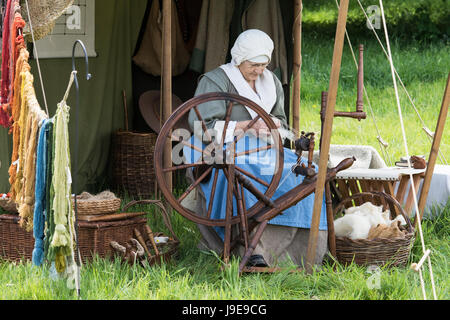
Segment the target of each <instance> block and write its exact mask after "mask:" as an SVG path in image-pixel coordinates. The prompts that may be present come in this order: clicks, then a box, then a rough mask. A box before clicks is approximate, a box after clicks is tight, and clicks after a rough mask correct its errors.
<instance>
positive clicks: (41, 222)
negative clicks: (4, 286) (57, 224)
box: [32, 119, 51, 266]
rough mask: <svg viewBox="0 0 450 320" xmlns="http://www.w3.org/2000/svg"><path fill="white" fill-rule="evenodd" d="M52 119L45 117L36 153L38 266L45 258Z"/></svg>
mask: <svg viewBox="0 0 450 320" xmlns="http://www.w3.org/2000/svg"><path fill="white" fill-rule="evenodd" d="M50 125H51V122H50V120H48V119H44V120H43V123H42V126H41V129H40V131H39V140H38V147H37V153H36V189H35V205H34V214H33V236H34V239H35V241H34V249H33V254H32V262H33V264H34V265H36V266H40V265H41V264H42V262H43V260H44V227H45V215H46V214H45V208H46V203H45V201H46V197H45V192H46V190H47V183H48V181H47V180H46V178H47V174H46V168H47V148H48V144H47V140H48V139H47V138H48V135H49V131H50V130H49V127H50Z"/></svg>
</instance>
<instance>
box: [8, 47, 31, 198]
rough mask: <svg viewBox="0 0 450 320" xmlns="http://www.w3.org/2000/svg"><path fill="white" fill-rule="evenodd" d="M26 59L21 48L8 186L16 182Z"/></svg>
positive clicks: (13, 106)
mask: <svg viewBox="0 0 450 320" xmlns="http://www.w3.org/2000/svg"><path fill="white" fill-rule="evenodd" d="M28 57H29V53H28V50H26V49H25V47H24V46H22V48H21V50H20V54H19V57H18V59H17V65H16V76H15V78H14V92H15V94H14V96H13V103H12V117H13V124H12V127H11V129H12V134H13V148H12V155H11V165H10V167H9V170H8V173H9V184H10V186H14V184H15V181H16V175H17V167H18V165H19V164H18V159H19V147H20V129H21V127H20V123H19V119H20V114H21V112H20V110H21V103H22V90H21V88H22V77H21V76H20V73H21V72H25V71H30V65H29V64H28V62H27V61H28ZM10 192H11V194H12V196H11V197H12V198H13V200H15V191H14V188H13V187H12V188H11V191H10Z"/></svg>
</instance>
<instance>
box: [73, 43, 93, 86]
mask: <svg viewBox="0 0 450 320" xmlns="http://www.w3.org/2000/svg"><path fill="white" fill-rule="evenodd" d="M77 43H79V44H80V46H81V48H82V49H83V52H84V58H85V60H86V80H89V79H90V78H91V77H92V75H91V74H90V73H89V60H88V54H87V51H86V47H85V46H84V43H83V42H82V41H81V40H76V41H75V43H74V44H73V48H72V71H75V48H76V46H77ZM75 80H76V76H75Z"/></svg>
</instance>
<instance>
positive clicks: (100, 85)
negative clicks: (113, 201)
mask: <svg viewBox="0 0 450 320" xmlns="http://www.w3.org/2000/svg"><path fill="white" fill-rule="evenodd" d="M146 7H147V0H133V1H123V0H97V1H96V2H95V50H96V52H97V55H98V56H97V57H90V58H89V72H90V73H91V74H92V79H91V80H89V81H87V80H86V70H85V62H84V58H77V59H76V61H75V63H76V69H77V71H78V81H79V88H80V91H79V92H80V104H79V106H80V107H79V111H78V112H79V113H78V117H79V120H78V121H79V124H78V132H79V137H78V139H79V146H78V152H77V154H76V155H75V152H76V150H75V129H76V128H75V115H76V110H75V108H76V91H75V86H73V87H72V89H71V92H70V95H69V98H68V100H67V104H68V105H69V106H70V107H71V111H70V122H69V133H70V150H71V158H72V162H73V160H74V159H75V156H77V157H78V158H77V160H78V171H77V172H76V173H72V174H76V175H77V185H76V186H75V187H76V190H72V192H76V193H77V194H78V193H80V192H81V191H85V190H86V191H91V192H92V191H98V190H100V189H101V188H102V187H103V186H106V185H107V183H108V180H107V179H108V177H110V175H109V174H108V171H109V165H110V161H109V160H110V155H111V153H110V147H111V135H112V133H113V132H115V131H117V130H118V129H120V128H124V119H125V116H124V108H123V99H122V89H125V91H126V93H127V97H128V99H127V100H128V101H127V104H128V105H129V106H131V105H133V104H132V101H131V99H130V98H131V96H132V94H131V93H132V81H131V79H132V74H131V64H132V60H131V58H132V55H133V53H134V49H135V47H136V42H137V40H138V36H139V31H140V28H141V24H142V20H143V17H144V14H145V11H146ZM39 62H40V67H41V72H42V77H43V82H44V86H45V94H46V97H47V105H48V108H49V113H50V116H53V115H54V113H55V111H56V105H57V103H59V102H60V101H61V100H62V98H63V96H64V93H65V90H66V88H67V84H68V82H69V78H70V73H71V71H72V60H71V59H70V58H64V59H40V60H39ZM30 65H31V68H32V69H31V70H32V73H33V75H34V87H35V91H36V95H37V98H38V101H39V103H40V105H41V107H42V108H43V109H44V100H43V98H42V94H41V87H40V82H39V76H38V69H37V65H36V61H35V60H31V59H30ZM128 116H129V118H130V119H132V116H133V115H132V108H129V115H128ZM130 125H131V123H130ZM11 152H12V139H11V136H10V135H8V133H7V130H6V129H0V193H2V192H8V191H9V188H10V186H9V183H8V168H9V165H10V162H11Z"/></svg>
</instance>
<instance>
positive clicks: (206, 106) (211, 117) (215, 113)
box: [188, 75, 227, 131]
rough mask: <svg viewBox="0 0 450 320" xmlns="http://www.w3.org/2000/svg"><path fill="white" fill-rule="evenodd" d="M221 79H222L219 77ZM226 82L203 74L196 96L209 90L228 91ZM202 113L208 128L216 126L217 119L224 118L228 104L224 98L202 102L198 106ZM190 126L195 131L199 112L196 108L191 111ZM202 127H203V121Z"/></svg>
mask: <svg viewBox="0 0 450 320" xmlns="http://www.w3.org/2000/svg"><path fill="white" fill-rule="evenodd" d="M219 80H220V79H219ZM226 91H227V89H226V83H225V82H224V83H222V81H213V80H212V79H211V78H209V77H208V76H205V75H203V76H202V77H201V79H200V81H199V83H198V86H197V90H196V91H195V96H198V95H200V94H203V93H208V92H226ZM197 108H198V111H199V113H200V115H201V116H202V118H203V120H204V121H205V124H206V127H207V128H208V129H212V128H214V125H215V123H216V121H217V120H224V119H225V114H226V105H225V101H224V100H221V101H219V100H215V101H210V102H207V103H202V104H200V105H198V106H197ZM188 121H189V127H190V128H191V130H192V131H194V127H195V126H196V125H197V126H198V124H197V123H196V121H198V117H197V114H196V113H195V111H194V109H191V111H190V112H189V118H188ZM199 124H200V128H201V123H199Z"/></svg>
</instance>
